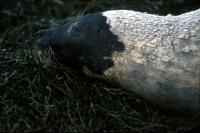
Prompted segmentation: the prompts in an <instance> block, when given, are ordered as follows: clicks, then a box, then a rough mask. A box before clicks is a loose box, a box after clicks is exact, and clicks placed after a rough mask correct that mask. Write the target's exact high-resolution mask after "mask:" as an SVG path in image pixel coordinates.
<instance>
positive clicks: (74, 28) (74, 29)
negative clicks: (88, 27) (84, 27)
mask: <svg viewBox="0 0 200 133" xmlns="http://www.w3.org/2000/svg"><path fill="white" fill-rule="evenodd" d="M71 31H72V32H80V28H77V27H72V29H71Z"/></svg>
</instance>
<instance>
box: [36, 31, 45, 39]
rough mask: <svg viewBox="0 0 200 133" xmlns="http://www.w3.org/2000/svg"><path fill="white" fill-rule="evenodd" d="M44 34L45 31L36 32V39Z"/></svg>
mask: <svg viewBox="0 0 200 133" xmlns="http://www.w3.org/2000/svg"><path fill="white" fill-rule="evenodd" d="M46 32H47V31H46V30H40V31H38V32H37V33H36V37H38V38H39V37H41V36H43V35H44V34H45V33H46Z"/></svg>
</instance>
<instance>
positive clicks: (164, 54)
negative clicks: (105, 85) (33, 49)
mask: <svg viewBox="0 0 200 133" xmlns="http://www.w3.org/2000/svg"><path fill="white" fill-rule="evenodd" d="M38 36H39V44H46V45H48V46H50V47H52V49H53V50H54V52H55V53H56V54H57V55H58V56H59V57H62V58H63V59H64V60H66V61H67V59H68V58H71V57H77V59H78V58H81V63H82V64H84V65H85V66H87V67H88V69H89V70H90V71H92V72H93V73H94V74H95V75H98V76H101V77H102V76H103V77H104V78H105V79H106V80H109V81H111V82H116V83H118V84H120V85H121V86H122V87H124V88H127V89H129V90H131V91H133V92H134V93H135V94H137V95H139V96H141V97H143V98H144V99H146V100H148V101H149V102H151V103H154V104H156V105H159V106H160V107H163V108H165V109H173V110H177V111H181V112H187V111H193V112H199V102H200V101H199V100H200V92H199V91H200V9H199V10H196V11H192V12H189V13H185V14H182V15H178V16H171V15H168V16H158V15H151V14H146V13H141V12H135V11H129V10H113V11H106V12H102V13H94V14H90V15H86V16H82V17H79V18H77V19H75V20H72V21H70V22H68V23H66V24H64V25H62V26H59V27H56V28H51V29H47V30H43V31H40V32H39V33H38Z"/></svg>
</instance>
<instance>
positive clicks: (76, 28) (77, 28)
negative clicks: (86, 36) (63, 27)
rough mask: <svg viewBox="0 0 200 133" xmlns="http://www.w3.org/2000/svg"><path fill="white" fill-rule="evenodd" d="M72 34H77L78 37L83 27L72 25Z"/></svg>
mask: <svg viewBox="0 0 200 133" xmlns="http://www.w3.org/2000/svg"><path fill="white" fill-rule="evenodd" d="M69 32H70V34H71V35H72V36H75V37H78V36H79V35H80V33H81V28H80V27H77V26H72V27H71V28H70V31H69Z"/></svg>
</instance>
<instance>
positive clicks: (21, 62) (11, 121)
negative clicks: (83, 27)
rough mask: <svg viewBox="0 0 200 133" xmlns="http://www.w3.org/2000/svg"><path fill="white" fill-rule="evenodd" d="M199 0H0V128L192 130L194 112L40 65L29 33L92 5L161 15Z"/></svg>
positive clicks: (55, 65)
mask: <svg viewBox="0 0 200 133" xmlns="http://www.w3.org/2000/svg"><path fill="white" fill-rule="evenodd" d="M199 7H200V5H199V3H198V0H169V1H167V2H166V1H164V0H134V1H130V0H109V1H108V0H107V1H106V0H99V1H98V0H84V1H82V0H73V1H71V0H66V1H64V0H40V1H37V0H10V1H6V0H1V2H0V9H1V10H0V18H1V19H0V132H17V131H24V132H36V131H59V132H64V131H70V132H83V131H89V132H92V131H104V132H114V131H117V132H122V131H135V132H148V133H149V132H168V133H173V132H181V133H183V132H193V133H194V132H198V130H199V127H200V124H199V121H198V118H197V117H195V116H182V115H179V114H178V113H173V114H172V113H169V112H164V111H163V110H159V109H158V108H156V107H153V106H152V105H149V104H148V103H146V102H145V101H143V100H141V99H139V98H137V97H135V96H134V95H133V94H132V93H131V92H129V91H127V90H123V89H122V88H119V87H116V86H113V85H110V84H108V83H104V82H102V81H97V80H95V79H91V78H87V77H86V76H85V75H83V74H82V73H81V72H80V71H77V70H75V69H72V68H69V67H66V66H63V65H62V64H59V63H52V64H51V65H44V64H43V63H42V62H41V61H40V60H39V59H38V56H36V55H37V54H36V53H37V49H36V48H35V45H36V38H35V36H34V35H35V32H36V31H37V30H39V29H42V28H46V27H50V26H55V25H57V24H62V23H64V22H65V21H67V20H69V19H70V18H72V17H74V16H78V15H82V14H86V13H90V12H95V11H104V10H111V9H132V10H137V11H145V12H150V13H157V14H163V15H166V14H167V13H172V14H179V13H182V12H185V11H190V10H192V9H197V8H199Z"/></svg>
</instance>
